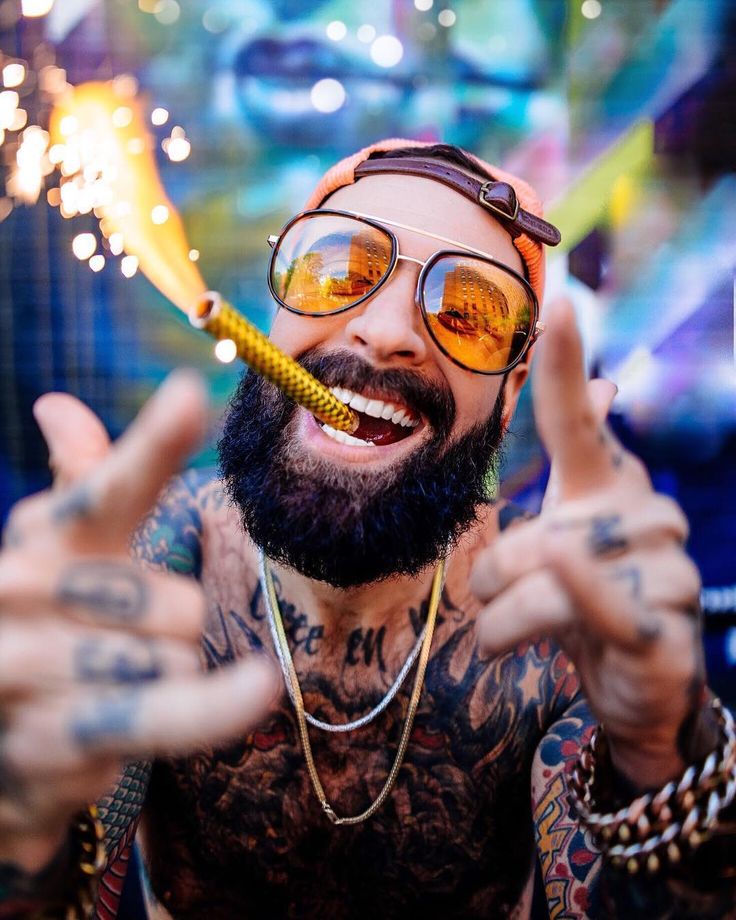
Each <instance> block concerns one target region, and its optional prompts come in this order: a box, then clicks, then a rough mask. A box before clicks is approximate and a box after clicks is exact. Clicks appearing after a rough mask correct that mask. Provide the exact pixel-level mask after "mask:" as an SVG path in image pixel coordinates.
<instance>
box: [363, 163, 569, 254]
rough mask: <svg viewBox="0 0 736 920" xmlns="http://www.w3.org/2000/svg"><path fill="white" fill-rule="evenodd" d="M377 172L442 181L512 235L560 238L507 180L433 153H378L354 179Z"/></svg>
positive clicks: (544, 240)
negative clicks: (480, 174)
mask: <svg viewBox="0 0 736 920" xmlns="http://www.w3.org/2000/svg"><path fill="white" fill-rule="evenodd" d="M380 173H403V174H404V175H407V176H420V177H423V178H426V179H433V180H434V181H435V182H441V183H442V184H443V185H447V186H449V188H451V189H454V191H456V192H459V193H460V194H461V195H464V196H465V197H466V198H469V199H470V200H471V201H474V202H475V203H476V204H479V205H481V206H482V207H484V208H486V209H487V210H488V211H490V212H491V213H492V214H493V215H494V217H496V218H498V219H499V220H501V221H502V222H503V224H504V226H505V227H506V229H507V231H508V232H509V233H510V234H511V236H512V237H516V236H520V235H521V234H522V233H523V234H526V236H528V237H530V238H531V239H533V240H536V241H537V242H539V243H546V244H547V246H556V245H557V244H558V243H559V242H560V239H561V237H560V231H559V230H558V229H557V227H554V226H553V225H552V224H550V223H549V222H548V221H546V220H542V218H541V217H537V216H536V214H532V213H531V212H530V211H525V210H524V209H523V208H521V207H520V206H519V202H518V199H517V197H516V192H515V191H514V189H513V187H512V186H511V185H509V184H508V182H496V181H494V180H493V179H482V178H479V177H477V176H473V175H471V174H470V173H467V172H465V171H464V170H462V169H460V168H459V167H457V166H453V165H452V164H450V163H445V162H443V161H442V160H438V159H436V158H434V157H381V158H380V159H376V160H364V161H363V162H362V163H360V164H359V165H358V166H356V168H355V178H356V180H357V179H362V178H364V177H365V176H372V175H376V174H380Z"/></svg>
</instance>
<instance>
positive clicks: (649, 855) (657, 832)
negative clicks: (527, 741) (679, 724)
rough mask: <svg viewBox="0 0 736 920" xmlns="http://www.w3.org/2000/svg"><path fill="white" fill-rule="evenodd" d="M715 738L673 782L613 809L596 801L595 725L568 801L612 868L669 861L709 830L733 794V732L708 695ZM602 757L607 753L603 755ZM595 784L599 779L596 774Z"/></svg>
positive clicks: (601, 743) (598, 758)
mask: <svg viewBox="0 0 736 920" xmlns="http://www.w3.org/2000/svg"><path fill="white" fill-rule="evenodd" d="M710 705H711V707H712V709H713V711H714V713H715V715H716V718H717V721H718V729H719V739H718V745H717V747H716V749H715V750H714V751H713V752H712V753H711V754H709V755H708V757H706V758H705V760H704V761H703V762H702V764H698V765H694V766H690V767H688V768H687V770H685V772H684V773H683V775H682V777H681V778H680V780H679V781H676V782H675V781H671V782H669V783H667V784H666V785H664V786H663V787H662V789H660V790H659V791H658V792H647V793H645V794H644V795H641V796H639V797H638V798H636V799H634V801H633V802H631V803H630V804H629V805H627V806H626V807H624V808H620V809H619V810H618V811H615V812H608V813H604V812H602V811H601V810H600V807H599V805H598V803H597V795H596V793H597V792H598V791H599V790H598V789H597V788H596V773H597V768H598V766H599V764H600V763H601V762H602V761H603V759H604V755H607V749H608V742H607V739H606V737H605V733H604V731H603V727H602V726H598V728H596V730H595V731H594V732H593V735H592V737H591V739H590V741H589V742H588V744H587V745H586V746H585V747H584V748H583V750H582V751H581V754H580V758H579V760H578V762H577V764H576V766H575V769H574V771H573V773H572V777H571V779H570V783H569V795H570V801H571V803H572V805H573V807H574V808H575V811H576V812H577V814H578V817H579V818H580V820H581V822H582V823H583V824H584V826H585V827H586V828H587V830H588V831H590V833H591V835H592V837H593V839H594V841H595V843H596V846H597V847H598V849H599V850H600V851H601V852H602V853H603V854H604V855H605V856H606V857H607V858H608V859H610V861H611V863H612V864H613V865H614V866H616V867H617V868H621V867H625V868H626V870H627V871H628V872H629V873H631V874H634V873H636V872H639V870H640V869H642V868H643V869H645V870H646V871H647V872H649V873H654V872H657V871H658V870H659V869H660V867H661V866H662V865H663V864H664V863H670V864H671V865H674V864H676V863H678V862H679V861H680V859H681V858H682V855H683V852H685V851H687V850H689V851H692V850H695V849H696V848H697V847H698V846H700V844H701V843H702V842H703V841H704V840H705V839H707V837H708V836H709V835H710V834H711V832H712V830H713V828H714V826H715V824H716V822H717V820H718V817H719V815H720V813H721V812H722V811H723V810H724V809H725V808H728V806H729V805H730V804H731V803H732V802H733V801H734V797H736V732H735V731H734V722H733V717H732V716H731V713H730V712H729V711H728V709H726V708H725V707H724V706H723V704H722V703H721V701H720V700H718V699H713V700H712V701H711V704H710ZM606 759H607V757H606ZM598 785H600V778H598Z"/></svg>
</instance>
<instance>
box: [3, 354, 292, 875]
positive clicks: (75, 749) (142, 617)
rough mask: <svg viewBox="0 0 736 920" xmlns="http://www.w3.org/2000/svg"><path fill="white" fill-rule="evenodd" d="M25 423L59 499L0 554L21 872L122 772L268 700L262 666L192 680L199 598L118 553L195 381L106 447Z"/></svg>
mask: <svg viewBox="0 0 736 920" xmlns="http://www.w3.org/2000/svg"><path fill="white" fill-rule="evenodd" d="M36 417H37V419H38V421H39V424H40V426H41V429H42V431H43V433H44V435H45V437H46V439H47V442H48V446H49V452H50V462H51V465H52V468H53V469H54V472H55V484H54V487H53V488H52V489H51V490H49V491H47V492H43V493H40V494H39V495H35V496H33V497H31V498H28V499H25V500H23V501H21V502H20V503H19V504H18V505H16V507H15V508H14V509H13V511H12V513H11V516H10V519H9V521H8V526H7V529H6V534H5V545H4V548H3V550H2V552H0V861H7V862H12V863H14V864H16V865H18V866H20V867H21V868H23V869H25V870H26V871H30V872H35V871H37V870H38V869H40V868H42V867H43V865H45V864H46V862H48V860H49V859H50V858H51V857H52V856H53V855H54V853H55V851H56V849H57V848H58V846H59V845H60V843H61V842H62V841H63V839H64V837H65V834H66V828H67V825H68V822H69V819H70V817H71V816H72V815H73V814H74V813H75V812H77V811H78V810H79V809H80V808H82V807H84V806H85V805H86V804H87V803H89V802H94V801H95V800H96V799H98V798H99V797H100V796H101V795H103V794H104V793H105V792H106V791H108V790H109V789H110V787H111V786H112V785H113V783H114V782H115V780H116V778H117V776H118V775H119V773H120V770H121V767H122V764H123V763H124V762H125V761H126V760H131V759H146V758H150V757H153V756H156V755H166V754H176V753H184V752H187V751H190V750H192V749H195V748H197V747H199V746H201V745H203V744H211V743H216V742H220V741H224V740H226V739H229V738H232V737H234V736H236V735H238V734H240V733H243V732H245V731H246V730H247V729H248V727H249V726H251V725H253V724H254V723H255V722H256V721H257V720H258V719H259V717H260V716H261V715H262V713H263V712H264V710H265V709H266V708H267V707H268V705H269V703H270V702H271V700H272V697H273V695H274V693H275V676H274V671H273V669H272V668H271V667H270V665H267V664H266V663H265V662H264V661H263V660H261V659H257V658H251V659H249V660H248V661H246V662H241V663H239V664H237V665H233V666H231V667H227V668H223V669H220V670H218V671H216V672H214V673H211V674H205V673H202V667H201V664H200V658H199V655H198V648H199V642H200V637H201V633H202V628H203V620H204V614H205V603H204V598H203V594H202V591H201V589H200V587H199V585H198V584H197V583H196V582H195V581H194V580H192V579H190V578H187V577H184V576H181V575H174V574H170V573H162V572H151V571H146V570H144V569H142V568H141V567H140V566H138V565H136V564H135V563H134V562H133V561H132V560H131V557H130V553H129V542H130V537H131V534H132V532H133V531H134V530H135V528H136V526H137V525H138V524H139V522H140V521H141V519H142V517H143V516H144V515H145V513H146V512H147V511H148V510H149V509H150V508H151V506H152V505H153V504H154V502H155V500H156V497H157V495H158V493H159V491H160V489H161V487H162V485H163V484H164V483H165V481H166V480H167V479H168V478H169V477H170V476H171V475H172V474H174V473H175V472H176V471H177V469H178V468H179V466H180V464H181V463H182V462H183V461H184V460H185V459H186V457H187V455H188V454H189V453H190V452H191V451H192V449H193V448H195V447H196V446H197V445H198V443H199V442H200V440H201V438H202V436H203V434H204V431H205V426H206V398H205V395H204V390H203V386H202V384H201V382H200V381H199V380H198V379H197V377H196V375H194V374H192V373H189V372H176V373H175V374H173V375H172V376H171V377H170V378H169V379H168V380H167V381H166V382H165V383H164V384H163V386H162V387H161V388H160V389H159V391H158V392H157V393H156V395H155V396H154V397H153V398H152V399H151V400H150V402H149V403H148V404H147V405H146V406H145V407H144V409H143V410H142V411H141V413H140V414H139V416H138V418H137V419H136V421H135V422H134V423H133V424H132V425H131V427H130V428H129V429H128V431H127V432H126V433H125V435H123V437H121V438H120V440H119V441H118V442H117V443H115V444H114V445H112V446H110V445H109V442H108V440H107V436H106V434H105V432H104V428H103V427H102V425H101V423H100V422H99V421H98V420H97V419H96V417H95V416H94V415H93V414H92V413H91V412H90V411H89V410H88V409H86V408H85V407H84V406H82V404H81V403H79V402H77V401H76V400H74V399H73V398H72V397H69V396H63V395H61V394H55V395H48V396H46V397H43V398H42V400H41V401H39V403H38V404H37V408H36Z"/></svg>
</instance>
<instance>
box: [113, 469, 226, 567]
mask: <svg viewBox="0 0 736 920" xmlns="http://www.w3.org/2000/svg"><path fill="white" fill-rule="evenodd" d="M222 501H223V497H222V490H221V488H220V486H219V484H218V483H217V482H216V481H215V480H214V479H213V473H212V472H211V471H202V470H189V471H188V472H186V473H184V474H183V475H182V476H179V477H176V478H175V479H173V480H172V481H171V482H170V483H169V485H168V486H167V488H166V489H165V490H164V492H163V493H162V495H161V497H160V499H159V501H158V503H157V505H156V507H155V508H154V509H153V511H152V512H151V513H150V514H149V515H148V517H147V518H146V519H145V520H144V521H143V523H142V524H141V525H140V527H139V528H138V530H137V531H136V533H135V534H134V536H133V539H132V542H131V551H132V554H133V557H134V558H135V559H137V560H138V561H140V562H142V563H145V565H146V567H148V568H154V569H161V570H165V571H170V572H178V573H179V574H180V575H193V576H194V577H195V578H199V577H200V576H201V573H202V510H204V509H206V508H207V507H208V506H209V505H212V506H215V507H217V506H219V505H221V504H222Z"/></svg>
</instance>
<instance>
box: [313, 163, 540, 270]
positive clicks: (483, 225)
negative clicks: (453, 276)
mask: <svg viewBox="0 0 736 920" xmlns="http://www.w3.org/2000/svg"><path fill="white" fill-rule="evenodd" d="M323 206H324V207H328V208H338V209H340V210H345V211H360V212H362V213H364V214H370V215H372V216H374V217H378V218H381V217H384V218H386V219H387V220H395V221H398V222H399V223H402V224H407V225H409V226H411V227H416V228H417V229H418V230H427V231H428V232H430V233H437V234H439V235H440V236H445V237H448V238H449V239H453V240H456V241H457V242H458V243H464V244H466V245H468V246H472V247H474V248H475V249H480V250H482V251H483V252H485V253H487V254H488V255H490V256H493V257H494V258H496V259H498V260H499V261H501V262H503V263H504V264H505V265H508V266H509V267H510V268H513V269H515V270H516V271H517V272H519V273H520V274H522V275H523V274H524V263H523V262H522V260H521V256H520V255H519V253H518V251H517V249H516V247H515V246H514V244H513V242H512V240H511V237H510V236H509V234H508V233H507V232H506V231H505V230H504V229H503V227H502V226H501V224H500V223H499V221H497V220H496V219H495V218H494V217H493V215H492V214H490V213H489V212H488V211H486V210H485V209H484V208H482V207H481V206H480V205H477V204H474V203H473V202H472V201H470V200H469V199H468V198H465V197H464V196H463V195H460V194H458V192H455V191H453V190H452V189H451V188H448V187H447V186H446V185H442V183H441V182H434V181H433V180H432V179H423V178H421V177H419V176H399V175H391V174H388V175H382V176H366V178H365V179H359V180H358V181H357V182H355V183H354V184H353V185H345V186H343V187H342V188H339V189H338V190H337V191H336V192H333V194H332V195H330V196H329V198H328V199H327V200H326V201H325V202H324V203H323ZM394 232H395V233H396V235H397V236H398V238H399V243H400V245H401V248H402V251H405V252H406V253H407V255H413V256H415V257H416V258H426V257H427V256H429V255H431V254H432V253H433V252H436V250H437V249H438V248H439V247H441V246H442V244H441V243H437V241H436V240H432V239H430V238H428V237H422V236H420V235H419V234H415V233H412V232H411V231H407V230H395V231H394Z"/></svg>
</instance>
